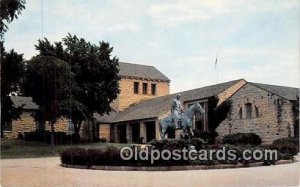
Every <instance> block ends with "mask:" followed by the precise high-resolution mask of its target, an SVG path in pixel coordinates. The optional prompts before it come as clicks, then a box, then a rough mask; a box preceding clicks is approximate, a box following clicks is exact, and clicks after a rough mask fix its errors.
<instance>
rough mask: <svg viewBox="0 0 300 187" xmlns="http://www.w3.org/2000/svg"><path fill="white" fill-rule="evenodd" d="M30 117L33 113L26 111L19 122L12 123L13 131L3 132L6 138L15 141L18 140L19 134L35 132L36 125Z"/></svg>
mask: <svg viewBox="0 0 300 187" xmlns="http://www.w3.org/2000/svg"><path fill="white" fill-rule="evenodd" d="M30 115H31V112H28V111H24V112H23V114H22V115H21V118H20V119H19V120H16V121H13V122H12V130H11V131H4V132H3V133H4V138H6V139H14V138H18V134H19V133H24V132H31V131H35V130H36V124H35V122H34V120H33V118H32V117H31V116H30Z"/></svg>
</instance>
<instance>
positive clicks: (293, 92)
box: [249, 82, 299, 101]
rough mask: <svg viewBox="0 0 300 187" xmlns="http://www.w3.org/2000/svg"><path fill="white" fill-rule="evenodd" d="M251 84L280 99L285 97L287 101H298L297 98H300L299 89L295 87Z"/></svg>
mask: <svg viewBox="0 0 300 187" xmlns="http://www.w3.org/2000/svg"><path fill="white" fill-rule="evenodd" d="M249 83H250V84H252V85H254V86H256V87H258V88H261V89H264V90H266V91H268V92H271V93H273V94H275V95H278V96H280V97H283V98H285V99H287V100H291V101H294V100H297V97H299V88H294V87H287V86H277V85H270V84H261V83H253V82H249Z"/></svg>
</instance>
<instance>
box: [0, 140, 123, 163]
mask: <svg viewBox="0 0 300 187" xmlns="http://www.w3.org/2000/svg"><path fill="white" fill-rule="evenodd" d="M127 145H128V144H118V143H86V144H73V145H71V144H68V145H56V146H55V154H53V153H52V152H51V145H50V144H44V143H42V142H32V141H24V140H1V159H8V158H35V157H47V156H59V153H60V152H61V151H62V150H64V149H66V148H68V147H83V148H105V147H108V146H113V147H117V148H121V147H124V146H127Z"/></svg>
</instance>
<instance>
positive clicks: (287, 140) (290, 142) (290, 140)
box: [272, 137, 299, 147]
mask: <svg viewBox="0 0 300 187" xmlns="http://www.w3.org/2000/svg"><path fill="white" fill-rule="evenodd" d="M272 144H273V145H293V146H296V147H299V138H293V137H290V138H280V139H277V140H274V141H273V143H272Z"/></svg>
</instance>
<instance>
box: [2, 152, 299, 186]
mask: <svg viewBox="0 0 300 187" xmlns="http://www.w3.org/2000/svg"><path fill="white" fill-rule="evenodd" d="M298 158H299V157H298ZM59 164H60V159H59V158H58V157H49V158H34V159H7V160H1V185H2V186H4V187H7V186H51V187H52V186H56V187H59V186H83V187H88V186H117V187H120V186H122V187H125V186H172V187H175V186H198V187H199V186H230V187H231V186H298V185H299V168H300V167H299V166H300V164H299V162H297V163H293V164H286V165H277V166H266V167H253V168H241V169H218V170H193V171H169V172H143V171H101V170H85V169H70V168H63V167H60V165H59Z"/></svg>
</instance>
